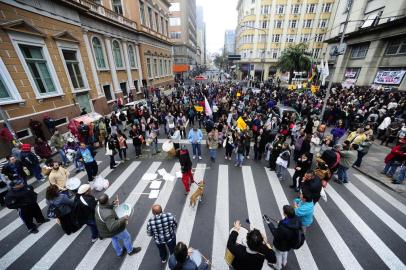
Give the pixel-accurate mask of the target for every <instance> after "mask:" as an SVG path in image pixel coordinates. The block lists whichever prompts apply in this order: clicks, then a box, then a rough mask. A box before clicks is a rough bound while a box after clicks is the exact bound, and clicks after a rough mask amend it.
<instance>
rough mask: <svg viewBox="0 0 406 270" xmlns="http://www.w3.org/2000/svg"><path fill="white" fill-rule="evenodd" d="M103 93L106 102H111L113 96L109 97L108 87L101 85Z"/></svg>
mask: <svg viewBox="0 0 406 270" xmlns="http://www.w3.org/2000/svg"><path fill="white" fill-rule="evenodd" d="M103 92H104V95H105V96H106V100H107V101H110V100H113V96H112V95H111V89H110V85H109V84H108V85H103Z"/></svg>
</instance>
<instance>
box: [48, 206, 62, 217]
mask: <svg viewBox="0 0 406 270" xmlns="http://www.w3.org/2000/svg"><path fill="white" fill-rule="evenodd" d="M60 216H61V210H59V208H58V207H57V206H56V205H54V204H52V203H51V204H50V205H49V206H48V210H47V217H48V218H58V217H60Z"/></svg>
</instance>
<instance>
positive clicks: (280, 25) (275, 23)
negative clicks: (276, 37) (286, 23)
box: [274, 20, 283, 29]
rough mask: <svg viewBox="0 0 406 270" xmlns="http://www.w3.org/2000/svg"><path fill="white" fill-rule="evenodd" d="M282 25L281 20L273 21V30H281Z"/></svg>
mask: <svg viewBox="0 0 406 270" xmlns="http://www.w3.org/2000/svg"><path fill="white" fill-rule="evenodd" d="M282 25H283V21H281V20H276V21H274V28H277V29H280V28H282Z"/></svg>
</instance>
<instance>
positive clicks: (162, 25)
mask: <svg viewBox="0 0 406 270" xmlns="http://www.w3.org/2000/svg"><path fill="white" fill-rule="evenodd" d="M159 32H160V33H161V34H163V33H164V32H165V31H164V17H162V16H161V29H160V31H159Z"/></svg>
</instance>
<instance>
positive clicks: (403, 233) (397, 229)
mask: <svg viewBox="0 0 406 270" xmlns="http://www.w3.org/2000/svg"><path fill="white" fill-rule="evenodd" d="M344 186H345V187H346V188H347V189H348V190H349V191H351V193H352V194H354V196H355V197H357V198H358V200H359V201H360V202H362V203H363V204H364V205H365V206H366V207H367V208H368V209H369V210H371V212H372V213H374V214H375V215H376V216H377V217H378V218H379V219H380V220H381V221H382V222H383V223H385V224H386V225H387V226H388V227H389V228H390V229H391V230H392V231H393V232H394V233H396V234H397V235H399V237H400V238H402V240H403V241H405V242H406V229H405V228H404V227H402V226H401V225H400V224H399V223H398V222H397V221H396V220H394V219H393V218H392V217H391V216H389V215H388V214H387V213H386V212H385V211H383V210H382V208H380V207H379V206H378V205H377V204H376V203H374V202H373V201H372V200H371V199H369V198H368V197H367V196H366V195H365V194H364V193H362V192H361V190H359V189H358V188H357V187H356V186H354V184H352V183H348V184H346V185H344Z"/></svg>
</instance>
